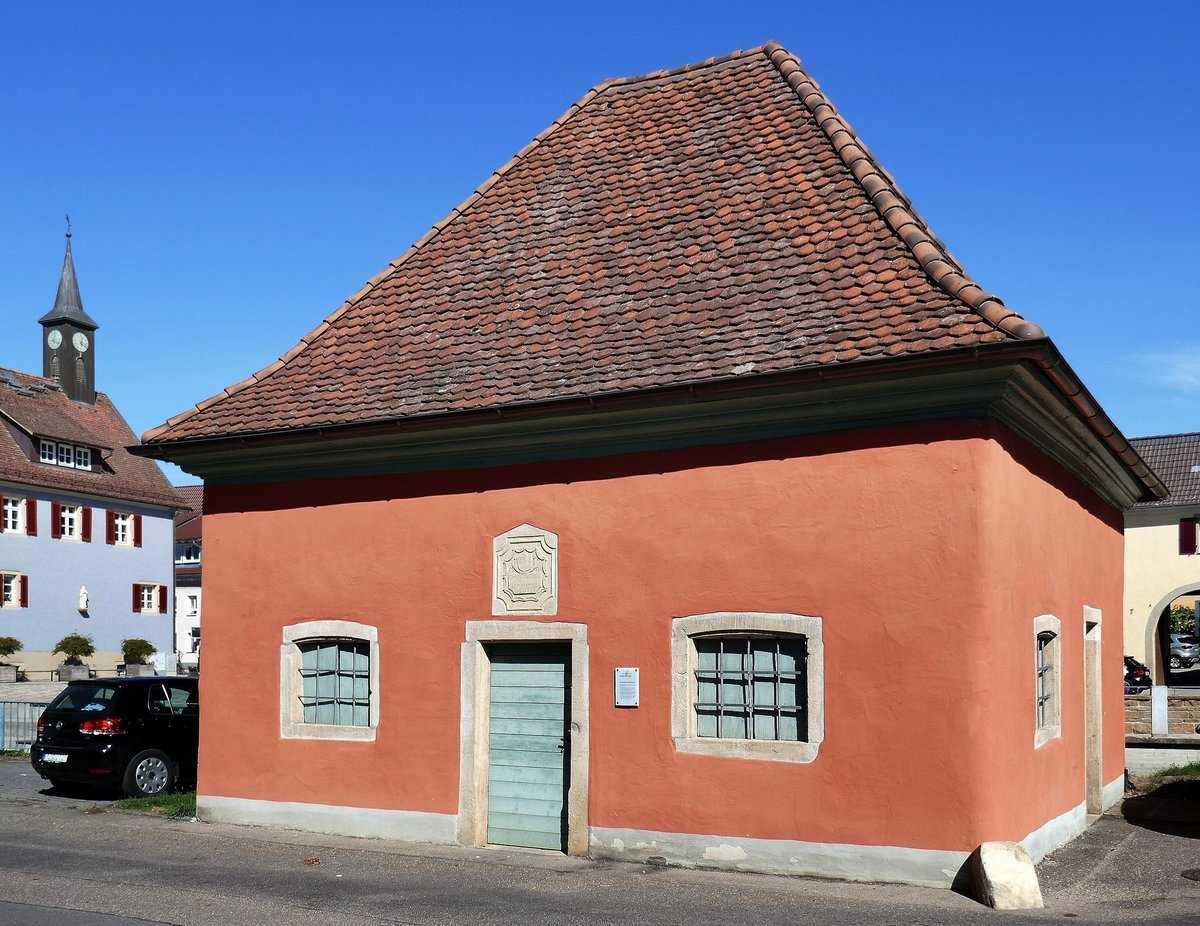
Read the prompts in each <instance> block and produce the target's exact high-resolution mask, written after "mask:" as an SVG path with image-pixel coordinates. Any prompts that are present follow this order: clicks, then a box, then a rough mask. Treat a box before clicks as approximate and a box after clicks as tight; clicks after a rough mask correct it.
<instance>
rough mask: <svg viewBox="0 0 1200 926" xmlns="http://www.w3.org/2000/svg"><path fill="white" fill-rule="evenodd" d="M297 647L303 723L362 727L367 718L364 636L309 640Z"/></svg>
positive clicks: (368, 662) (368, 668) (368, 674)
mask: <svg viewBox="0 0 1200 926" xmlns="http://www.w3.org/2000/svg"><path fill="white" fill-rule="evenodd" d="M299 648H300V680H301V683H300V703H301V704H302V705H303V706H304V722H305V723H328V724H336V725H338V726H354V727H365V726H367V725H368V724H369V723H370V721H371V657H370V647H369V645H368V644H367V642H366V641H365V640H310V641H307V642H304V643H301V644H299Z"/></svg>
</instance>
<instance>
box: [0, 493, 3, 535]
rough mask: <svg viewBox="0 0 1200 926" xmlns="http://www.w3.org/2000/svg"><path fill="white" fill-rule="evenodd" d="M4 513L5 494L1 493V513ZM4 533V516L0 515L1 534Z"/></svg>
mask: <svg viewBox="0 0 1200 926" xmlns="http://www.w3.org/2000/svg"><path fill="white" fill-rule="evenodd" d="M3 514H4V496H3V495H0V515H3ZM3 533H4V518H3V517H0V534H3Z"/></svg>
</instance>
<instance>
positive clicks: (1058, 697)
mask: <svg viewBox="0 0 1200 926" xmlns="http://www.w3.org/2000/svg"><path fill="white" fill-rule="evenodd" d="M1044 633H1050V634H1053V635H1054V637H1053V639H1052V640H1051V641H1050V643H1049V644H1048V645H1047V647H1046V659H1047V661H1048V662H1049V664H1050V691H1049V695H1050V700H1049V701H1047V702H1046V722H1045V723H1043V724H1041V725H1038V723H1037V698H1038V679H1037V647H1038V637H1039V636H1040V635H1041V634H1044ZM1033 650H1034V656H1033V698H1034V715H1033V716H1034V733H1033V748H1034V749H1039V748H1041V747H1042V746H1044V745H1045V744H1046V743H1048V742H1050V740H1053V739H1058V738H1059V737H1061V736H1062V720H1061V710H1062V621H1061V620H1059V619H1058V618H1057V617H1055V616H1054V615H1053V614H1040V615H1038V616H1037V617H1035V618H1034V619H1033Z"/></svg>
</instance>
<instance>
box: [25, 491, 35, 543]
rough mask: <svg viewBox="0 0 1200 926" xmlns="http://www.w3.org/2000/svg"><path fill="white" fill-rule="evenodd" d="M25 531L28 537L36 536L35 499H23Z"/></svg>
mask: <svg viewBox="0 0 1200 926" xmlns="http://www.w3.org/2000/svg"><path fill="white" fill-rule="evenodd" d="M25 533H27V534H28V535H29V536H30V537H36V536H37V499H36V498H27V499H25Z"/></svg>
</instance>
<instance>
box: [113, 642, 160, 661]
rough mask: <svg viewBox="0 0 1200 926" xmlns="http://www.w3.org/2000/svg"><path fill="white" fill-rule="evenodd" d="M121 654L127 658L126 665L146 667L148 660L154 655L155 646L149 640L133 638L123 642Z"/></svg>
mask: <svg viewBox="0 0 1200 926" xmlns="http://www.w3.org/2000/svg"><path fill="white" fill-rule="evenodd" d="M121 653H122V654H123V655H124V656H125V665H135V666H140V665H145V664H146V659H147V658H149V657H150V656H151V655H153V653H154V644H153V643H151V642H150V641H149V640H142V639H140V638H139V637H131V638H130V639H128V640H122V641H121Z"/></svg>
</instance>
